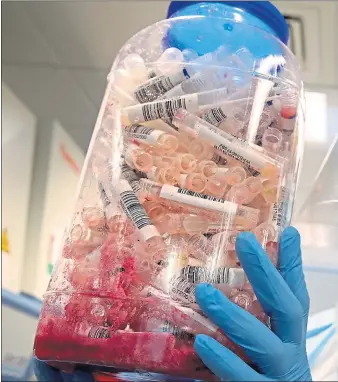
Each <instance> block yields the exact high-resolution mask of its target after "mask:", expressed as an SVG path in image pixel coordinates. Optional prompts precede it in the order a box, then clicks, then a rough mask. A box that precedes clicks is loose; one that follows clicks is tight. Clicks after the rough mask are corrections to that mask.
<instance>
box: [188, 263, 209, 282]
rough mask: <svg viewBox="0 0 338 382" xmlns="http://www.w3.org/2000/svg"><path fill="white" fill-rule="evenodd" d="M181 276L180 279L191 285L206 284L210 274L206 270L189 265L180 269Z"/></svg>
mask: <svg viewBox="0 0 338 382" xmlns="http://www.w3.org/2000/svg"><path fill="white" fill-rule="evenodd" d="M181 275H182V278H184V279H185V280H187V281H189V282H191V283H193V284H197V283H203V282H207V281H208V280H209V278H210V272H209V270H208V269H207V268H202V267H195V266H191V265H188V266H186V267H184V268H182V270H181Z"/></svg>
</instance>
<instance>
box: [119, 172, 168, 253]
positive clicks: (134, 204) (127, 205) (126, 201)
mask: <svg viewBox="0 0 338 382" xmlns="http://www.w3.org/2000/svg"><path fill="white" fill-rule="evenodd" d="M118 190H119V195H120V203H121V207H122V209H123V211H124V213H125V214H126V215H127V216H128V217H129V219H130V220H131V221H132V222H133V223H134V225H135V227H136V228H137V229H138V232H139V233H140V236H141V237H142V239H143V241H144V242H145V243H146V244H147V246H148V248H149V249H161V248H163V247H164V243H163V239H162V237H161V235H160V233H159V232H158V230H157V229H156V227H155V226H154V225H153V223H152V221H151V220H150V218H149V216H148V215H147V213H146V211H145V209H144V208H143V206H142V205H141V204H140V202H139V200H138V199H137V196H136V194H135V192H134V191H133V189H132V188H131V186H130V185H129V183H128V182H127V181H126V180H125V179H121V180H120V181H119V187H118Z"/></svg>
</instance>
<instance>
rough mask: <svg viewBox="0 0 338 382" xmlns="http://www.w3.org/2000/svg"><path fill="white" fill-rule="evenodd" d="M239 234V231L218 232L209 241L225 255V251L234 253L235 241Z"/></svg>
mask: <svg viewBox="0 0 338 382" xmlns="http://www.w3.org/2000/svg"><path fill="white" fill-rule="evenodd" d="M239 233H240V231H237V230H233V231H225V232H219V233H217V234H216V235H213V236H212V237H211V239H210V241H211V243H212V244H213V245H217V246H218V247H220V248H222V249H223V250H224V252H225V253H226V252H227V251H234V250H235V243H236V239H237V236H238V235H239Z"/></svg>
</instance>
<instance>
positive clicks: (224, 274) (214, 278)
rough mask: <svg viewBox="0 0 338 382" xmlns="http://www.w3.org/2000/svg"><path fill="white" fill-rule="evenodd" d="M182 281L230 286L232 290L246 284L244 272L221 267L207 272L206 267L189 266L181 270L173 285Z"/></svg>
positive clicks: (239, 269)
mask: <svg viewBox="0 0 338 382" xmlns="http://www.w3.org/2000/svg"><path fill="white" fill-rule="evenodd" d="M183 280H185V281H187V282H189V283H191V284H198V283H203V282H208V283H211V284H223V285H230V286H232V287H234V288H240V287H242V286H243V285H244V283H245V282H246V278H245V274H244V271H243V269H241V268H225V267H222V268H215V269H213V270H209V269H208V268H206V267H196V266H195V267H194V266H190V265H188V266H186V267H184V268H183V269H182V270H181V275H180V277H178V278H177V279H176V280H174V283H173V285H175V283H177V282H178V283H181V282H182V281H183ZM182 284H183V282H182Z"/></svg>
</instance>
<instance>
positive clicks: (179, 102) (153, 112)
mask: <svg viewBox="0 0 338 382" xmlns="http://www.w3.org/2000/svg"><path fill="white" fill-rule="evenodd" d="M186 108H187V105H186V102H185V99H184V98H183V97H182V98H177V99H172V100H169V101H161V102H158V103H153V104H149V105H144V106H142V114H143V117H144V120H145V121H151V120H154V119H161V118H172V117H173V116H174V114H175V113H176V112H177V111H178V110H179V109H186Z"/></svg>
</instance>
